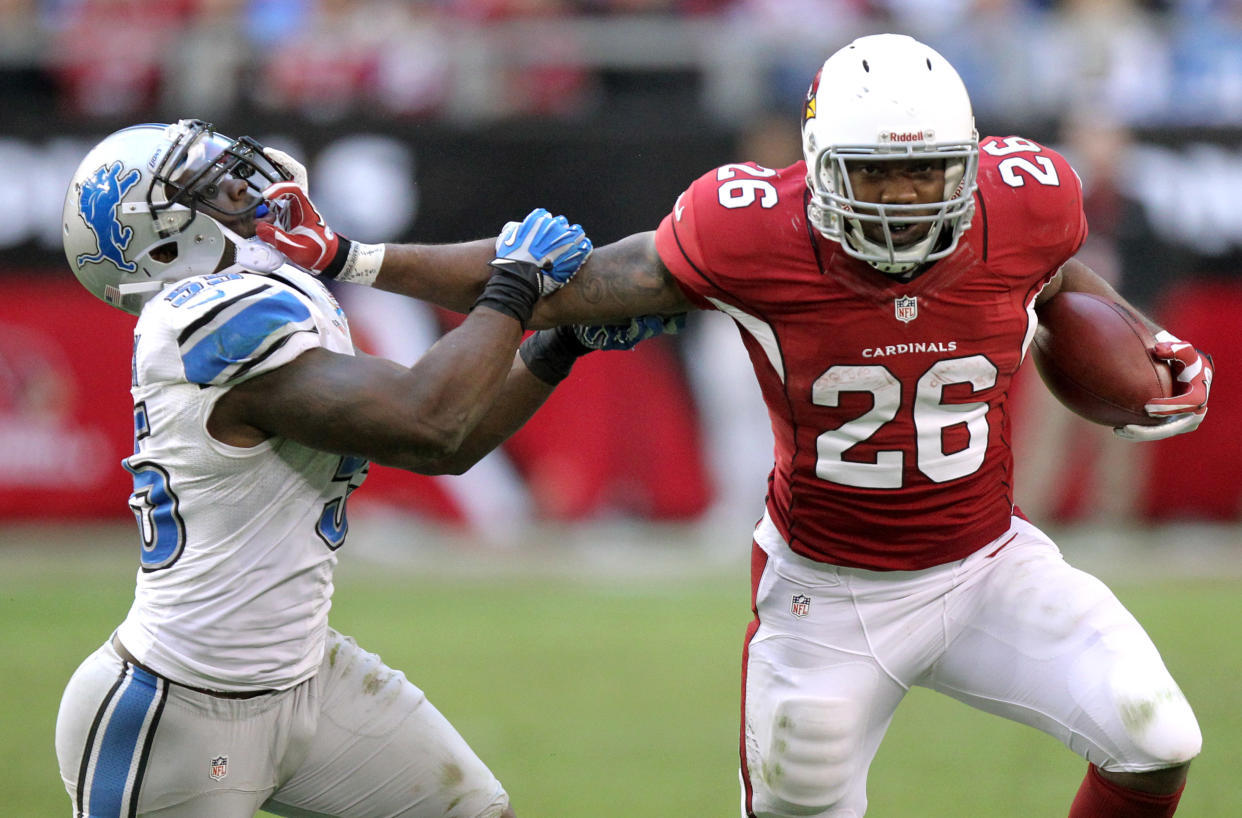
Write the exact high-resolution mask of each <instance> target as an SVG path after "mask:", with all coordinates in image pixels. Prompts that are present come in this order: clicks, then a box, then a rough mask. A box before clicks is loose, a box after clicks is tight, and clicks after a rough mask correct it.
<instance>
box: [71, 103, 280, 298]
mask: <svg viewBox="0 0 1242 818" xmlns="http://www.w3.org/2000/svg"><path fill="white" fill-rule="evenodd" d="M226 175H228V176H229V177H231V178H234V179H245V180H246V182H247V184H248V185H249V186H250V188H251V189H252V190H254V191H256V192H261V191H262V190H263V189H265V188H266V187H267V186H268V185H270V184H272V183H274V182H278V181H285V180H287V179H288V178H289V175H288V173H287V171H286V170H285V169H284V168H282V167H280V166H278V165H276V164H274V163H273V162H272V161H271V160H270V159H268V158H267V157H266V156H264V154H263V147H262V145H260V144H259V143H257V142H255V141H254V140H253V139H250V138H249V137H242V138H241V139H237V140H234V139H230V138H228V137H226V136H223V135H221V134H218V133H216V132H215V131H214V130H213V129H212V126H211V125H209V124H208V123H206V122H202V121H201V120H196V119H183V120H181V121H180V122H177V123H175V124H172V125H159V124H147V125H135V126H133V127H130V128H125V129H123V130H120V131H117V132H116V133H113V134H111V135H110V136H108V137H107V138H105V139H104V140H103V141H102V142H100V143H99V144H98V145H96V146H95V147H94V148H93V149H92V150H91V152H90V153H88V154H87V155H86V158H85V159H83V160H82V163H81V164H80V165H79V166H78V169H77V172H75V173H74V175H73V181H72V182H70V184H69V192H68V193H67V194H66V196H65V208H64V213H63V216H62V229H63V234H64V245H65V256H66V257H67V258H68V260H69V266H70V267H72V268H73V272H74V274H75V275H76V276H77V277H78V280H79V281H80V282H82V285H83V286H84V287H86V289H88V290H90V291H91V292H92V293H94V294H95V295H96V296H98V297H99V298H101V299H103V300H104V301H106V302H108V303H109V304H111V305H113V306H114V307H118V308H120V309H123V310H125V311H126V312H129V313H133V314H135V315H137V314H138V312H140V311H141V309H142V305H143V304H144V303H146V301H147V300H148V299H149V298H151V297H152V296H153V295H155V294H156V293H158V292H159V291H160V290H161V289H162V288H163V287H165V286H166V285H168V284H169V283H171V282H173V281H177V280H180V279H183V278H187V277H189V276H193V275H200V274H202V273H211V272H216V271H234V270H250V271H253V272H262V273H270V272H273V271H275V270H276V269H277V268H278V267H280V265H281V264H283V263H284V261H285V259H284V256H282V255H281V254H280V253H279V252H277V251H276V250H275V249H273V248H272V247H270V246H268V245H266V244H264V243H263V242H261V241H258V240H257V239H248V238H243V237H242V236H240V235H238V234H237V233H236V232H234V231H233V230H231V229H229V228H228V227H226V226H225V225H224V224H221V223H220V222H219V221H217V219H216V218H213V217H212V215H210V214H214V215H215V216H217V217H219V218H225V219H226V220H230V221H231V220H232V219H233V218H235V217H244V216H248V215H249V214H251V213H252V212H254V211H255V210H256V209H257V208H258V207H259V206H260V205H263V204H264V202H263V199H262V196H261V195H258V196H256V197H255V198H254V200H253V201H248V202H247V203H246V205H245V206H244V207H242V208H241V209H240V210H224V209H222V206H221V204H220V202H219V201H216V200H215V197H216V195H217V193H218V192H219V184H220V182H221V180H222V179H224V178H225V176H226Z"/></svg>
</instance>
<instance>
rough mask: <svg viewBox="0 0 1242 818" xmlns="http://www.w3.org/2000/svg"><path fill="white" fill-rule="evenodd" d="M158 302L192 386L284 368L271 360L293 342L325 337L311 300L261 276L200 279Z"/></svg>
mask: <svg viewBox="0 0 1242 818" xmlns="http://www.w3.org/2000/svg"><path fill="white" fill-rule="evenodd" d="M158 302H159V306H158V309H159V311H160V313H162V315H161V318H162V319H163V323H164V324H165V326H166V327H167V328H168V329H169V330H171V331H172V333H174V334H175V339H176V344H177V350H178V354H179V356H180V358H181V363H182V366H183V367H184V369H185V377H186V380H188V381H189V382H191V383H197V384H201V385H204V386H206V385H222V384H225V383H230V382H233V381H236V380H238V379H240V378H243V377H245V376H247V375H250V374H256V373H257V371H258V370H257V369H256V367H258V366H259V365H260V364H262V363H264V362H268V363H270V364H271V366H275V365H278V363H283V362H284V361H283V360H281V361H279V362H276V361H268V359H269V358H270V357H271V356H272V355H273V354H274V353H275V352H276V351H277V350H279V349H281V348H282V347H284V346H285V345H286V343H287V342H288V341H289V340H290V338H292V337H293V336H295V335H297V334H299V333H311V334H318V331H319V330H318V328H317V326H316V321H315V315H314V304H313V303H312V302H311V301H310V300H309V299H308V298H307V297H306V296H305V295H303V294H302V293H300V292H298V291H297V290H295V289H294V288H292V287H289V286H286V285H284V284H282V283H281V282H279V281H276V280H274V279H272V278H268V277H266V276H261V275H252V274H246V273H241V274H238V273H225V274H214V275H205V276H196V277H194V278H190V279H186V280H184V281H181V282H179V283H178V284H176V285H174V286H173V287H170V288H169V289H167V290H165V291H164V293H163V294H162V295H161V296H160V297H159V298H158ZM301 351H302V350H301V348H300V347H299V348H298V349H297V352H301ZM271 366H265V367H263V369H264V370H266V369H268V368H271Z"/></svg>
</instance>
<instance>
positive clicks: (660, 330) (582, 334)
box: [573, 312, 686, 349]
mask: <svg viewBox="0 0 1242 818" xmlns="http://www.w3.org/2000/svg"><path fill="white" fill-rule="evenodd" d="M685 328H686V314H685V313H684V312H682V313H678V314H677V315H674V316H671V317H668V318H664V317H663V316H659V315H641V316H639V317H638V318H632V319H630V322H629V323H628V324H587V325H583V324H576V325H574V327H573V330H574V336H575V337H577V339H578V341H579V342H581V344H582V345H583V346H584V347H586V348H587V349H633V348H634V347H635V346H636V345H637V344H638V343H639V342H640V341H646V340H647V339H648V338H654V337H656V336H657V335H676V334H677V333H679V332H681V331H682V330H683V329H685Z"/></svg>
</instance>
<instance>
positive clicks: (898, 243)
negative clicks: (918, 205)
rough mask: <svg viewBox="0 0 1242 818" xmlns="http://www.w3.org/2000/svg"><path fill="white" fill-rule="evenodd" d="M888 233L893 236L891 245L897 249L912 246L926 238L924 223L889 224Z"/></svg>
mask: <svg viewBox="0 0 1242 818" xmlns="http://www.w3.org/2000/svg"><path fill="white" fill-rule="evenodd" d="M888 230H889V234H890V235H891V236H892V237H893V247H895V248H897V249H898V250H901V249H904V248H906V247H912V246H913V245H915V244H918V243H919V242H920V241H922V240H923V239H925V238H927V231H928V226H927V225H926V224H891V225H889V228H888Z"/></svg>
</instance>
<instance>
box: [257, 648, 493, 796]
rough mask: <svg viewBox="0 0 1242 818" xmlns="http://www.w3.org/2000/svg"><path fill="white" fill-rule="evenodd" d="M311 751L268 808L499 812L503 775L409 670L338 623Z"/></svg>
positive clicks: (318, 682)
mask: <svg viewBox="0 0 1242 818" xmlns="http://www.w3.org/2000/svg"><path fill="white" fill-rule="evenodd" d="M312 684H313V685H314V689H315V691H316V697H317V699H318V703H317V708H318V726H317V728H316V731H315V735H314V738H313V739H312V740H311V742H310V747H309V749H308V752H307V755H306V758H305V760H304V761H303V762H302V763H301V764H300V765H299V767H298V770H297V771H296V773H295V774H294V775H293V776H292V777H291V778H289V779H288V780H287V781H285V782H284V783H283V784H282V785H281V786H280V787H279V789H278V790H277V791H276V792H275V793H274V794H273V796H272V797H271V799H270V800H269V801H268V802H267V803H266V804H264V806H263V808H264V809H265V810H268V811H269V812H273V813H275V814H277V815H284V816H339V817H340V818H370V817H371V816H377V817H378V816H408V817H409V818H422V817H423V816H425V817H426V818H432V816H435V818H440V817H441V816H445V815H455V816H463V818H466V817H467V816H478V817H479V818H495V816H499V815H500V814H501V812H502V811H503V810H504V809H505V807H506V806H507V805H508V796H507V794H506V793H505V791H504V789H503V788H502V787H501V785H500V782H499V781H497V780H496V777H495V776H493V775H492V773H491V771H490V770H488V768H487V767H486V766H484V764H483V762H482V761H480V760H479V758H478V756H476V755H475V753H474V751H473V750H471V749H470V747H469V745H467V744H466V742H465V740H464V739H463V738H462V737H461V736H460V735H459V734H458V733H457V731H456V730H455V729H454V728H453V726H452V725H451V724H449V722H448V720H447V719H445V718H444V716H442V715H441V714H440V712H439V711H438V710H436V708H435V707H434V706H433V705H432V704H431V702H429V701H428V700H427V698H426V696H424V695H423V693H422V691H421V690H419V689H418V688H417V687H415V686H414V685H413V684H411V683H410V682H409V681H408V680H407V679H406V678H405V675H404V674H403V673H401V672H400V671H397V670H393V669H391V668H389V667H388V666H387V665H385V664H384V663H383V661H382V660H381V659H380V658H379V657H378V656H376V655H375V654H373V653H368V652H367V651H365V650H363V649H361V648H359V647H358V645H357V644H355V643H354V641H353V640H352V639H350V638H348V637H345V636H342V635H340V634H338V633H336V632H335V631H329V635H328V646H327V652H326V655H325V658H324V664H323V667H322V668H321V669H320V672H319V675H318V676H317V677H316V679H315V680H314V681H313V683H312Z"/></svg>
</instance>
